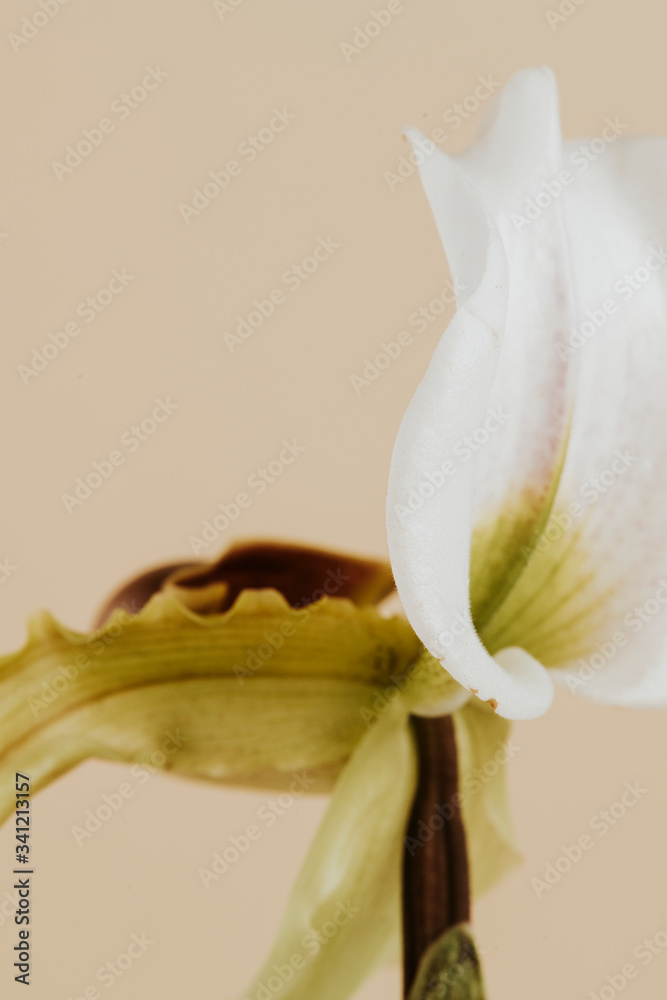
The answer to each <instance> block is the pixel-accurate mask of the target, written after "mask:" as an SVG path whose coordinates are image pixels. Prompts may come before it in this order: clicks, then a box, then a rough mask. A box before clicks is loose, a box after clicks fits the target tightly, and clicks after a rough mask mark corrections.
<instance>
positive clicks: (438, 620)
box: [387, 70, 572, 718]
mask: <svg viewBox="0 0 667 1000" xmlns="http://www.w3.org/2000/svg"><path fill="white" fill-rule="evenodd" d="M413 138H414V136H413ZM422 148H423V143H422ZM560 162H561V145H560V139H559V131H558V112H557V100H556V91H555V85H554V82H553V79H552V77H551V75H550V74H549V73H548V71H543V70H535V71H530V72H526V73H522V74H519V75H518V76H517V77H515V79H514V80H513V81H512V82H511V83H510V84H509V85H508V87H507V88H506V89H505V91H504V93H503V95H502V99H501V101H500V102H499V105H498V107H497V109H496V112H495V116H492V117H491V118H490V121H489V124H488V127H487V130H486V132H485V134H484V136H483V138H482V140H481V141H480V142H479V143H478V144H477V146H476V147H475V148H474V150H472V151H471V152H470V153H468V154H466V155H465V156H464V157H460V158H451V157H447V156H445V155H444V154H442V153H441V152H439V151H437V150H435V151H434V152H433V153H432V155H429V156H428V157H426V158H425V161H424V163H423V165H422V167H421V175H422V179H423V182H424V186H425V188H426V191H427V194H428V196H429V199H430V201H431V206H432V208H433V211H434V214H435V217H436V222H437V225H438V229H439V231H440V234H441V236H442V238H443V242H444V243H445V248H446V250H447V254H448V259H449V262H450V268H451V271H452V276H453V278H454V280H455V282H456V283H457V285H458V287H459V289H460V292H459V295H458V298H457V302H458V306H459V308H458V311H457V313H456V315H455V317H454V319H453V320H452V322H451V324H450V326H449V328H448V329H447V331H446V333H445V335H444V336H443V338H442V340H441V342H440V344H439V345H438V347H437V349H436V352H435V354H434V357H433V359H432V361H431V364H430V366H429V369H428V371H427V373H426V376H425V378H424V380H423V382H422V383H421V385H420V387H419V389H418V390H417V393H416V394H415V397H414V398H413V400H412V402H411V404H410V407H409V409H408V411H407V413H406V415H405V418H404V420H403V423H402V425H401V429H400V431H399V435H398V438H397V441H396V446H395V450H394V456H393V460H392V467H391V473H390V482H389V496H388V508H387V510H388V535H389V548H390V554H391V560H392V567H393V570H394V576H395V579H396V583H397V587H398V591H399V594H400V596H401V600H402V602H403V605H404V607H405V610H406V613H407V615H408V618H409V619H410V622H411V624H412V626H413V628H414V629H415V631H416V632H417V634H418V635H419V637H420V638H421V640H422V641H423V642H424V644H425V645H426V646H427V648H428V649H429V650H430V652H431V653H433V655H434V656H436V657H437V658H438V659H440V660H441V661H442V662H443V663H444V665H445V666H446V668H447V669H448V670H449V671H450V673H452V675H453V676H454V677H456V679H457V680H459V681H460V682H461V683H462V684H463V685H465V686H466V687H468V688H469V689H471V690H475V691H476V692H477V693H478V695H479V697H480V698H483V699H484V700H489V701H493V702H496V703H497V710H498V712H499V714H502V715H506V716H508V717H511V718H529V717H533V716H535V715H539V714H541V713H542V712H544V711H545V710H546V709H547V708H548V706H549V704H550V702H551V698H552V695H553V688H552V683H551V680H550V678H549V677H548V675H547V673H546V671H545V670H544V669H543V668H542V666H541V665H540V664H539V663H538V662H537V661H536V660H534V659H533V658H531V657H529V656H522V657H520V658H518V657H517V656H516V655H513V656H512V657H511V658H506V659H505V660H504V662H503V664H501V663H499V662H498V661H496V660H494V659H493V658H492V657H491V656H489V654H488V653H487V651H486V649H485V647H484V645H483V643H482V642H481V641H480V639H479V637H478V635H477V632H476V631H475V628H474V627H473V625H472V621H473V618H474V620H475V622H476V624H477V625H478V626H483V625H484V622H485V621H486V620H487V619H488V618H489V617H491V616H492V615H493V613H494V611H495V608H496V606H497V604H498V603H500V602H502V600H503V598H504V596H505V594H506V593H508V592H509V591H510V590H511V589H512V586H513V583H514V580H515V579H516V577H517V576H518V575H519V574H520V573H521V571H522V569H523V568H524V565H525V561H524V558H523V556H522V554H521V550H522V548H523V547H524V546H525V544H527V543H528V542H529V541H530V539H531V538H532V537H533V536H534V535H535V533H536V531H538V530H539V527H540V525H541V523H542V522H543V520H544V518H545V516H546V515H547V514H548V510H549V509H550V505H551V503H552V502H553V495H554V491H555V487H556V485H557V482H558V476H559V472H560V468H561V465H562V456H563V451H564V446H565V442H566V438H567V428H568V419H569V402H570V398H571V394H570V393H569V391H568V377H569V376H568V366H567V365H566V364H563V363H560V362H559V360H558V358H557V356H556V355H555V354H554V351H553V345H554V341H555V340H559V339H562V338H563V337H564V336H565V334H566V329H567V324H568V321H569V319H570V317H571V314H572V300H571V288H570V283H569V278H568V273H567V258H566V253H565V246H566V241H565V237H564V231H563V227H562V225H561V224H558V225H556V226H554V224H553V220H551V222H550V224H549V225H547V224H546V221H544V220H540V219H538V220H537V221H536V222H535V223H534V224H533V225H532V226H531V227H529V229H528V230H521V231H520V232H518V231H517V230H516V227H515V226H514V223H513V221H512V213H514V212H517V211H519V210H520V209H522V208H523V203H524V201H525V199H526V198H527V197H528V196H530V195H532V194H533V193H534V192H535V191H536V190H538V189H539V186H540V184H541V183H542V182H543V180H544V179H547V178H550V177H552V176H553V175H554V174H556V173H557V172H558V169H559V167H560ZM559 211H560V210H559V208H558V206H557V207H556V214H557V215H558V214H559ZM527 274H530V277H531V282H530V284H527V282H526V275H527ZM461 286H465V287H461ZM501 345H502V351H501ZM485 424H486V426H485ZM527 431H528V433H527ZM466 437H468V438H469V441H468V442H466ZM448 462H449V463H450V464H449V465H447V464H446V463H448ZM449 470H452V471H449ZM508 495H509V496H510V503H508V502H507V500H508ZM411 504H412V508H414V509H411V506H410V505H411ZM473 526H475V527H476V529H477V530H476V535H475V538H474V539H473ZM471 546H473V556H472V559H471ZM471 600H472V613H471ZM507 645H514V643H507ZM510 659H511V662H512V663H513V664H514V665H515V670H513V671H510V670H509V669H508V668H507V664H508V663H509V662H510Z"/></svg>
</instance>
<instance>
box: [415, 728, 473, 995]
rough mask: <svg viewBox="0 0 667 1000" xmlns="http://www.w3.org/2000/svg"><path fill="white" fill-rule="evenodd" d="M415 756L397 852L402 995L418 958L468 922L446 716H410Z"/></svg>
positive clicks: (462, 846)
mask: <svg viewBox="0 0 667 1000" xmlns="http://www.w3.org/2000/svg"><path fill="white" fill-rule="evenodd" d="M411 721H412V726H413V730H414V733H415V738H416V741H417V750H418V755H419V780H418V785H417V792H416V794H415V799H414V803H413V806H412V812H411V814H410V819H409V820H408V826H407V830H406V837H405V850H404V852H403V976H404V996H406V997H407V996H408V995H409V993H410V989H411V987H412V984H413V981H414V979H415V976H416V975H417V970H418V968H419V964H420V961H421V959H422V957H423V955H424V953H425V952H426V951H427V950H428V949H429V948H430V947H431V946H432V945H433V944H434V942H435V941H437V940H438V939H439V938H441V937H442V935H443V934H444V933H445V931H447V930H448V929H449V928H451V927H455V926H457V925H459V924H465V923H467V922H468V920H469V918H470V894H469V882H468V854H467V849H466V838H465V830H464V827H463V820H462V817H461V809H460V807H459V800H458V796H457V792H458V768H457V756H456V737H455V733H454V722H453V720H452V717H451V715H444V716H441V717H440V718H436V719H424V718H419V717H417V716H412V719H411Z"/></svg>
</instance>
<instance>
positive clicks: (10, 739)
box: [0, 590, 419, 821]
mask: <svg viewBox="0 0 667 1000" xmlns="http://www.w3.org/2000/svg"><path fill="white" fill-rule="evenodd" d="M418 650H419V643H418V641H417V639H416V638H415V636H414V634H413V632H412V630H411V628H410V627H409V625H407V623H405V622H404V621H402V620H400V619H385V618H382V617H381V616H380V615H379V614H378V613H377V612H376V611H375V610H374V609H372V608H363V609H362V608H358V607H356V606H355V605H354V604H352V602H350V601H348V600H346V599H337V598H330V599H323V600H321V601H318V602H316V603H314V604H312V605H309V606H307V607H303V608H292V607H290V606H289V605H288V604H287V602H286V601H285V600H284V598H282V597H281V596H280V595H279V594H278V593H277V592H276V591H272V590H263V591H245V592H243V593H242V594H241V595H240V597H239V598H238V600H237V601H236V603H235V604H234V606H233V607H232V608H231V609H230V610H229V611H227V612H225V613H224V614H218V615H207V616H200V615H198V614H196V613H195V612H193V611H192V610H190V609H188V608H186V607H185V606H184V605H183V604H182V603H180V602H179V601H178V599H177V598H176V597H174V596H173V595H170V594H158V595H156V596H155V597H153V598H152V599H151V601H150V602H149V604H148V605H146V607H145V608H144V609H143V610H142V611H141V613H140V614H138V615H136V616H132V615H129V614H127V613H126V612H124V611H120V610H119V611H116V612H115V613H114V615H113V616H112V618H111V619H110V620H109V621H108V622H107V623H106V625H105V626H104V627H103V628H102V629H100V630H99V631H97V632H94V633H91V634H82V633H77V632H72V631H70V630H68V629H66V628H65V627H63V626H62V625H60V624H58V623H57V622H56V621H55V620H54V619H53V618H52V617H51V616H50V615H48V614H45V613H44V614H41V615H39V616H36V617H35V618H34V619H32V621H31V623H30V627H29V635H28V640H27V642H26V644H25V646H24V647H23V649H22V650H20V651H19V652H18V653H15V654H12V655H9V656H5V657H2V658H1V659H0V734H1V735H0V821H1V820H3V819H5V818H6V817H7V815H8V814H9V812H10V810H11V807H12V803H11V801H10V799H9V798H8V795H9V790H10V789H11V788H12V787H13V782H12V780H10V779H11V776H12V774H13V772H14V771H16V770H19V771H22V772H23V773H28V774H30V775H31V777H32V788H33V790H35V791H37V790H38V789H39V788H41V787H43V786H44V785H46V784H47V783H48V782H50V781H52V780H53V779H54V778H56V777H57V776H58V775H60V774H62V773H64V772H65V771H67V770H69V769H70V768H71V767H73V766H75V765H76V764H77V763H79V762H80V761H82V760H84V759H86V758H89V757H99V758H106V759H110V760H116V761H124V762H132V763H134V762H137V761H139V762H143V761H145V759H146V758H147V757H151V759H152V760H153V762H155V760H156V759H157V761H158V766H163V767H164V768H165V769H169V770H173V771H175V772H177V773H179V774H183V775H187V776H193V777H200V778H208V779H214V780H221V781H233V782H241V783H244V784H257V783H262V784H268V785H277V786H280V785H281V783H282V781H283V780H285V779H284V776H285V775H288V774H289V773H290V772H292V771H293V770H294V769H296V768H310V769H311V770H318V771H319V770H321V771H322V772H323V773H324V774H326V775H327V777H328V778H333V777H335V775H336V774H337V773H338V771H340V768H341V766H342V764H343V762H344V761H345V760H346V759H347V758H348V757H349V755H350V753H351V752H352V751H353V749H354V747H355V746H356V745H357V743H358V742H359V740H360V739H361V737H362V736H363V735H364V734H365V733H366V729H367V725H366V722H365V720H364V717H363V715H362V711H363V710H364V709H365V708H367V707H368V706H369V704H370V703H371V702H372V699H373V698H374V697H375V696H376V695H377V692H378V691H379V690H382V689H384V688H385V687H386V686H387V685H388V684H390V683H391V678H392V676H394V675H400V674H403V673H405V672H406V671H408V669H409V666H410V664H411V662H412V661H413V660H414V659H415V657H416V655H417V653H418ZM170 734H172V736H173V735H174V734H176V735H177V739H176V740H174V739H170ZM165 742H167V743H168V746H169V748H170V750H169V752H165ZM174 746H175V749H174ZM151 755H152V756H151ZM163 758H164V759H163ZM318 787H321V786H318ZM3 789H4V791H2V790H3Z"/></svg>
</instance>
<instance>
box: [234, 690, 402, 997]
mask: <svg viewBox="0 0 667 1000" xmlns="http://www.w3.org/2000/svg"><path fill="white" fill-rule="evenodd" d="M416 766H417V764H416V750H415V746H414V743H413V737H412V734H411V728H410V725H409V721H408V716H407V714H406V713H405V711H404V710H403V709H402V708H401V707H400V706H399V705H398V704H396V705H393V706H391V707H389V708H388V709H387V710H386V711H385V712H384V713H383V714H382V715H381V717H380V718H379V720H378V721H377V722H376V723H375V724H374V725H373V726H372V727H371V728H370V729H369V730H368V732H367V734H366V736H365V737H364V739H363V740H362V742H361V743H360V744H359V746H358V747H357V749H356V751H355V753H354V755H353V756H352V758H351V759H350V761H349V763H348V764H347V766H346V767H345V769H344V770H343V772H342V774H341V776H340V778H339V779H338V783H337V784H336V787H335V789H334V793H333V796H332V798H331V802H330V805H329V809H328V811H327V813H326V815H325V818H324V821H323V823H322V825H321V827H320V829H319V831H318V833H317V835H316V837H315V840H314V842H313V844H312V846H311V849H310V851H309V853H308V856H307V859H306V862H305V865H304V867H303V869H302V871H301V873H300V875H299V877H298V879H297V882H296V884H295V886H294V889H293V892H292V895H291V897H290V900H289V902H288V905H287V911H286V914H285V917H284V921H283V924H282V927H281V930H280V933H279V935H278V939H277V941H276V943H275V946H274V948H273V950H272V952H271V954H270V955H269V957H268V959H267V960H266V963H265V965H264V967H263V969H262V971H261V972H260V974H259V976H258V977H257V980H256V981H255V982H254V983H252V984H251V985H250V987H249V988H248V989H247V990H246V992H245V994H244V998H247V1000H260V998H261V997H262V996H265V995H266V994H265V993H263V992H262V990H261V984H264V985H265V986H266V984H267V982H268V980H269V979H270V978H271V977H272V976H275V975H276V968H275V967H276V966H277V967H279V968H282V969H284V967H285V966H288V967H289V968H291V969H293V970H294V975H293V976H292V977H291V978H290V979H289V982H286V983H285V986H284V988H283V989H282V990H281V997H282V1000H313V998H315V997H316V998H317V1000H345V998H346V997H348V996H349V995H350V994H351V993H353V992H354V990H355V989H357V987H358V986H359V985H360V984H361V983H362V982H363V980H364V979H365V978H366V977H367V976H368V975H369V974H370V973H371V972H372V971H373V969H374V968H375V967H376V966H377V965H378V964H380V963H381V962H383V961H384V960H385V959H386V958H387V957H392V958H393V957H394V954H395V951H396V945H397V937H398V930H399V926H400V879H401V864H402V860H401V859H402V853H403V844H404V837H405V827H406V824H407V819H408V815H409V811H410V807H411V805H412V800H413V798H414V793H415V788H416ZM269 988H270V987H269Z"/></svg>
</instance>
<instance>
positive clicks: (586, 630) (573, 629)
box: [487, 130, 667, 706]
mask: <svg viewBox="0 0 667 1000" xmlns="http://www.w3.org/2000/svg"><path fill="white" fill-rule="evenodd" d="M610 134H613V133H611V132H610V130H608V131H607V135H610ZM580 145H581V144H580V143H574V144H572V145H571V146H569V147H568V150H567V153H568V158H571V157H573V156H574V160H572V163H573V165H574V170H573V172H574V173H575V174H576V180H575V182H574V183H573V184H572V185H571V187H570V188H569V189H568V191H567V196H566V198H565V199H563V202H564V205H565V211H566V217H567V223H568V232H569V235H570V247H571V256H572V263H573V273H574V275H575V277H576V290H577V299H578V305H577V314H576V320H575V323H574V326H575V327H576V329H577V331H578V333H579V338H578V339H577V337H576V336H575V337H574V338H573V343H574V344H575V345H576V344H580V345H581V346H580V347H579V348H578V349H577V350H575V351H574V352H573V354H572V357H571V361H572V362H574V363H578V365H579V376H578V386H577V394H576V404H575V410H574V416H573V421H572V428H571V434H570V444H569V448H568V454H567V459H566V462H565V465H564V469H563V474H562V478H561V483H560V491H559V494H558V497H557V500H556V504H555V506H554V516H553V517H552V519H551V524H550V525H549V538H548V539H547V538H545V540H544V544H543V545H541V546H539V548H540V549H543V550H544V551H540V552H538V553H536V555H535V556H534V557H533V559H532V560H531V563H530V565H529V567H528V571H527V572H526V573H525V578H524V580H522V581H521V582H520V584H519V585H518V586H517V587H516V590H515V593H514V594H513V595H512V597H511V599H510V600H508V602H507V604H506V607H505V608H504V609H503V614H502V618H503V619H504V624H503V623H502V622H501V620H500V619H498V620H497V622H496V623H495V625H492V626H491V627H490V628H489V630H488V634H487V639H488V641H490V643H491V645H493V644H495V643H500V644H505V643H507V642H513V643H514V642H520V643H521V645H522V646H524V647H525V648H527V649H528V650H529V651H530V652H531V653H532V654H533V655H534V656H536V657H538V658H539V659H540V660H541V661H542V662H544V663H546V664H548V665H552V666H558V667H562V668H564V669H565V670H566V671H567V673H568V674H569V675H570V676H571V677H572V678H574V680H573V681H571V682H570V685H569V686H570V687H571V688H572V689H573V690H575V691H577V692H578V693H581V694H585V695H589V696H590V697H593V698H595V699H597V700H600V701H604V702H608V703H612V704H618V705H628V706H645V705H665V704H667V583H666V582H665V581H667V516H666V512H665V497H666V496H667V391H666V390H667V141H666V140H665V139H662V138H660V139H640V138H633V139H627V140H625V139H617V140H615V141H613V142H612V143H611V144H610V145H609V146H608V148H607V149H606V151H605V152H604V153H602V154H601V155H599V156H598V158H597V159H596V160H595V162H593V163H591V164H589V166H588V167H587V168H586V169H585V170H581V169H578V168H577V163H578V162H579V160H578V159H577V155H578V154H577V152H576V150H577V148H578V147H579V146H580ZM597 148H599V144H598V147H597ZM652 248H653V249H652ZM651 255H652V257H651ZM649 259H650V265H649V266H647V263H646V262H647V261H649ZM638 268H639V270H638ZM642 268H643V269H642ZM650 268H655V270H653V271H651V270H650ZM624 276H627V277H624ZM633 284H634V285H635V286H636V287H635V288H634V289H633V288H632V285H633ZM605 303H606V304H607V306H610V307H611V308H610V309H609V310H608V311H607V310H605ZM582 324H584V326H583V332H582ZM570 505H578V506H575V507H573V508H572V510H574V512H575V516H574V517H572V516H571V514H572V510H570V511H568V508H569V507H570ZM556 517H558V518H559V520H558V521H557V520H556ZM568 520H569V522H570V523H569V524H568Z"/></svg>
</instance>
